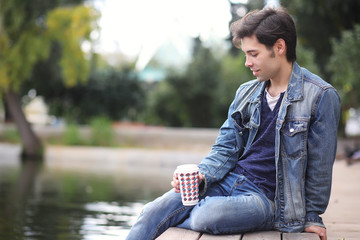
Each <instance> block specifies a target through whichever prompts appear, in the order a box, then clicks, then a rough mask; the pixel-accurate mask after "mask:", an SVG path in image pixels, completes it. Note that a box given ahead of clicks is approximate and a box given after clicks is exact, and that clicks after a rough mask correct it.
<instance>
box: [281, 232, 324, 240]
mask: <svg viewBox="0 0 360 240" xmlns="http://www.w3.org/2000/svg"><path fill="white" fill-rule="evenodd" d="M319 239H320V237H319V236H318V235H317V234H316V233H283V240H319Z"/></svg>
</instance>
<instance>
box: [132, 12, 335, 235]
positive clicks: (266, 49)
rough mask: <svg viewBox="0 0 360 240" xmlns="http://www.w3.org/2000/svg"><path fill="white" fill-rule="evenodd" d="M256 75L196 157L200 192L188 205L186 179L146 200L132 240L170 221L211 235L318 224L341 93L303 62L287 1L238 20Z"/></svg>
mask: <svg viewBox="0 0 360 240" xmlns="http://www.w3.org/2000/svg"><path fill="white" fill-rule="evenodd" d="M231 32H232V34H233V42H234V44H235V45H236V46H239V47H240V48H241V50H242V51H243V52H244V53H245V56H246V63H245V65H246V66H247V67H249V68H250V69H251V71H252V72H253V74H254V75H255V76H256V78H257V79H256V80H253V81H250V82H247V83H245V84H243V85H241V86H240V87H239V89H238V90H237V93H236V96H235V99H234V101H233V102H232V104H231V106H230V108H229V113H228V117H227V120H226V121H225V123H224V124H223V125H222V127H221V128H220V135H219V136H218V138H217V139H216V143H215V145H214V146H213V148H212V150H211V152H210V153H209V155H208V156H207V157H205V158H204V159H203V160H202V162H201V163H200V164H199V168H200V172H201V176H200V180H201V181H202V186H201V191H202V196H201V198H200V201H199V203H198V204H197V205H195V206H194V207H189V206H183V205H182V203H181V197H180V194H179V181H178V179H177V178H176V175H174V179H173V181H172V183H171V184H172V186H173V187H174V189H173V190H171V191H169V192H167V193H166V194H164V195H163V196H162V197H160V198H158V199H156V200H155V201H154V202H151V203H149V204H148V205H147V206H146V207H145V209H144V211H143V212H142V213H141V215H140V217H139V219H138V221H137V222H136V223H135V225H134V226H133V228H132V230H131V231H130V233H129V235H128V239H133V240H142V239H154V238H156V237H157V236H159V235H160V234H161V233H162V232H164V231H165V230H166V229H167V228H169V227H171V226H178V227H182V228H187V229H192V230H195V231H200V232H207V233H211V234H231V233H239V232H248V231H257V230H272V229H275V230H278V231H284V232H302V231H306V232H315V233H317V234H318V235H319V236H320V238H321V239H322V240H325V239H326V229H325V226H324V224H323V222H322V220H321V218H320V217H319V215H320V214H322V213H324V211H325V209H326V207H327V204H328V201H329V196H330V188H331V178H332V167H333V162H334V159H335V153H336V144H337V126H338V120H339V115H340V99H339V96H338V94H337V92H336V90H335V89H334V88H333V87H332V86H331V85H330V84H328V83H326V82H325V81H323V80H322V79H321V78H319V77H318V76H316V75H314V74H312V73H310V72H309V71H308V70H306V69H304V68H301V67H300V66H299V65H298V64H297V63H296V62H295V60H296V51H295V50H296V38H297V36H296V29H295V24H294V22H293V20H292V18H291V17H290V15H289V14H288V13H287V12H286V11H285V10H284V9H282V8H279V9H272V8H266V9H263V10H261V11H253V12H250V13H248V14H247V15H246V16H245V17H243V18H242V19H241V20H239V21H237V22H235V23H233V24H232V25H231Z"/></svg>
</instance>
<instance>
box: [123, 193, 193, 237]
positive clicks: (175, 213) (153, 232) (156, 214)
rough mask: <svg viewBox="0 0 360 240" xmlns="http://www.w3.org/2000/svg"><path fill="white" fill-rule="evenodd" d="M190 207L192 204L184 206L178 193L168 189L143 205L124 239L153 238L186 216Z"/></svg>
mask: <svg viewBox="0 0 360 240" xmlns="http://www.w3.org/2000/svg"><path fill="white" fill-rule="evenodd" d="M192 208H193V206H184V205H183V204H182V202H181V196H180V194H179V193H175V192H174V190H170V191H169V192H167V193H165V194H164V195H163V196H161V197H159V198H157V199H156V200H154V201H153V202H150V203H148V204H147V205H146V206H145V207H144V210H143V212H142V213H141V214H140V216H139V218H138V220H137V221H136V223H135V224H134V226H133V227H132V228H131V230H130V233H129V235H128V236H127V238H126V239H127V240H146V239H155V238H156V237H157V236H159V235H160V234H161V233H163V232H164V231H165V230H166V229H168V228H169V227H172V226H176V225H177V224H178V223H180V222H182V221H183V220H184V219H185V218H186V217H188V216H189V212H190V211H191V209H192Z"/></svg>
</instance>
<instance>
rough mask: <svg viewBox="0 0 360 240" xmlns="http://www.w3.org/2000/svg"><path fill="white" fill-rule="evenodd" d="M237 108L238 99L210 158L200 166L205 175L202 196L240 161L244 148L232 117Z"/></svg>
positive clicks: (230, 110)
mask: <svg viewBox="0 0 360 240" xmlns="http://www.w3.org/2000/svg"><path fill="white" fill-rule="evenodd" d="M235 108H236V97H235V100H234V101H233V102H232V104H231V105H230V107H229V111H228V116H227V119H226V121H225V122H224V124H223V125H222V126H221V128H220V133H219V136H218V137H217V138H216V142H215V144H214V145H213V146H212V149H211V151H210V153H209V154H208V156H206V157H205V158H204V159H203V160H202V161H201V163H200V164H199V169H200V172H201V173H202V174H203V175H205V181H204V186H203V188H202V189H201V190H200V191H201V193H200V194H203V193H204V192H206V189H207V186H209V185H210V184H211V183H213V182H217V181H219V180H221V179H222V178H223V177H224V176H225V175H226V174H227V173H228V172H229V171H230V170H231V169H233V168H234V166H235V164H236V162H237V161H238V158H239V149H242V146H239V137H240V136H239V131H238V129H237V128H236V127H235V124H234V119H233V118H232V117H231V114H232V113H233V112H234V110H235Z"/></svg>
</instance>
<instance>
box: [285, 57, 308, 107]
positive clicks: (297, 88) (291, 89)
mask: <svg viewBox="0 0 360 240" xmlns="http://www.w3.org/2000/svg"><path fill="white" fill-rule="evenodd" d="M303 79H304V78H303V72H302V70H301V68H300V66H299V65H298V64H297V63H296V62H294V63H293V69H292V73H291V76H290V80H289V84H288V88H287V98H288V99H289V101H299V100H302V99H303V90H304V88H303V81H304V80H303Z"/></svg>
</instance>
